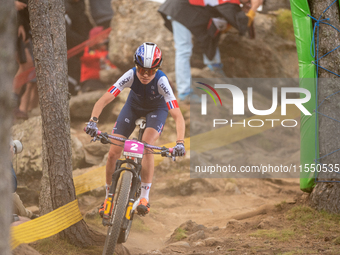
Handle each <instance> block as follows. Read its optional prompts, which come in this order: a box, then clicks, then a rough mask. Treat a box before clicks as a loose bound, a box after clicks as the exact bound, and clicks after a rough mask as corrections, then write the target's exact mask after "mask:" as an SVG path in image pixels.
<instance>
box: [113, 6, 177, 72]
mask: <svg viewBox="0 0 340 255" xmlns="http://www.w3.org/2000/svg"><path fill="white" fill-rule="evenodd" d="M159 5H160V4H159V3H156V2H154V1H135V0H113V1H112V8H113V11H114V13H115V15H114V16H113V19H112V23H111V24H114V26H112V30H111V33H110V48H109V57H110V59H111V61H112V62H113V63H114V64H115V65H116V66H117V67H118V68H120V69H121V70H122V71H123V72H125V71H127V70H128V69H129V68H131V67H133V55H134V53H135V51H136V49H137V47H138V46H139V45H141V44H142V43H143V42H149V41H150V38H152V39H151V40H152V42H154V43H156V44H157V45H159V47H160V49H161V51H162V54H163V59H164V63H163V65H162V70H163V71H165V73H167V72H169V71H173V68H174V63H175V54H174V52H175V50H174V46H173V38H172V33H171V32H170V31H169V30H168V29H167V28H166V27H165V26H164V20H163V18H162V17H161V15H160V14H159V13H157V9H158V8H159ZM150 13H152V15H150ZM132 27H135V28H139V29H131V28H132ZM143 28H144V29H143ZM117 38H119V39H118V40H117Z"/></svg>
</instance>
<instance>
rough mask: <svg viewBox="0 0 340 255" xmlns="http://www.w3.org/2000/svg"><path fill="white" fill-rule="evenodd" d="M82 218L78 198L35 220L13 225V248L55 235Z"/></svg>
mask: <svg viewBox="0 0 340 255" xmlns="http://www.w3.org/2000/svg"><path fill="white" fill-rule="evenodd" d="M82 219H83V216H82V215H81V213H80V211H79V208H78V200H74V201H72V202H70V203H68V204H66V205H64V206H62V207H60V208H58V209H56V210H54V211H52V212H50V213H48V214H45V215H43V216H41V217H39V218H37V219H35V220H31V221H27V222H25V223H23V224H20V225H19V226H15V227H12V229H11V231H12V240H11V246H12V249H15V248H16V247H17V246H18V245H20V244H22V243H31V242H34V241H37V240H40V239H43V238H47V237H50V236H53V235H55V234H57V233H59V232H60V231H62V230H64V229H66V228H68V227H70V226H72V225H73V224H75V223H77V222H78V221H80V220H82Z"/></svg>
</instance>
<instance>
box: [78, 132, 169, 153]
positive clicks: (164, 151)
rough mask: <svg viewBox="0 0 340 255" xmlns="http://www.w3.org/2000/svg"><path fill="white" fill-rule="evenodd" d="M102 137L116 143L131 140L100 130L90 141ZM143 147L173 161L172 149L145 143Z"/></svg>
mask: <svg viewBox="0 0 340 255" xmlns="http://www.w3.org/2000/svg"><path fill="white" fill-rule="evenodd" d="M85 130H86V128H84V131H85ZM103 137H106V138H110V139H114V140H117V141H120V142H125V141H126V140H131V139H127V138H123V137H118V136H114V135H110V134H108V133H106V132H102V131H100V130H98V131H97V136H95V137H93V139H92V141H94V142H95V141H96V140H97V138H99V139H101V138H103ZM107 141H108V142H109V143H111V142H110V141H109V140H107ZM144 146H145V148H148V149H153V150H159V151H160V152H159V153H154V154H161V155H162V157H172V158H173V159H174V157H175V156H174V155H172V153H173V151H174V149H173V148H166V147H159V146H155V145H150V144H147V143H144ZM166 152H169V153H170V154H171V155H167V154H164V153H166Z"/></svg>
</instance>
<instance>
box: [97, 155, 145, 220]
mask: <svg viewBox="0 0 340 255" xmlns="http://www.w3.org/2000/svg"><path fill="white" fill-rule="evenodd" d="M124 163H129V164H131V165H132V166H134V168H132V169H130V168H126V167H121V166H122V164H124ZM141 167H142V166H141V165H140V164H136V163H135V162H133V161H132V160H117V163H116V171H115V172H114V173H113V175H112V184H111V186H110V190H109V195H108V198H107V201H106V207H105V210H104V215H103V225H104V226H107V225H110V217H111V214H112V209H113V206H114V203H113V201H114V195H115V194H114V193H115V191H116V188H117V184H118V180H119V177H120V174H121V172H122V171H129V172H131V173H132V182H131V190H130V194H129V203H128V212H127V213H126V216H127V218H128V219H130V218H131V215H130V214H131V209H132V206H131V208H130V204H131V205H133V203H134V194H135V192H136V191H137V183H138V181H139V177H138V176H139V172H140V171H141Z"/></svg>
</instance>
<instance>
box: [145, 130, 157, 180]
mask: <svg viewBox="0 0 340 255" xmlns="http://www.w3.org/2000/svg"><path fill="white" fill-rule="evenodd" d="M158 138H159V133H158V132H157V130H156V129H153V128H146V129H145V131H144V134H143V138H142V140H143V142H146V143H148V144H151V145H154V144H155V142H156V140H157V139H158ZM153 172H154V155H153V154H145V155H144V157H143V161H142V174H141V175H142V176H141V177H142V182H145V183H152V177H153Z"/></svg>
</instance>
